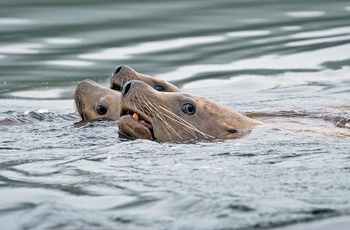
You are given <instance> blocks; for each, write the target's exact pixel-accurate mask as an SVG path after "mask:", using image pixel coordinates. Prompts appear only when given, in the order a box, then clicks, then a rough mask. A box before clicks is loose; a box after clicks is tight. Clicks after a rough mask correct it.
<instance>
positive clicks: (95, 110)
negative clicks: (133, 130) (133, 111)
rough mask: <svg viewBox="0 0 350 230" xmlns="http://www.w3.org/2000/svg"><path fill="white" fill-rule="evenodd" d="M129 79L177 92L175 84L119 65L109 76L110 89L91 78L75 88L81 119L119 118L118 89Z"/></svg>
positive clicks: (166, 90) (160, 89)
mask: <svg viewBox="0 0 350 230" xmlns="http://www.w3.org/2000/svg"><path fill="white" fill-rule="evenodd" d="M130 80H139V81H142V82H145V83H146V84H148V85H150V86H151V87H153V88H154V89H155V90H157V91H162V92H179V91H180V89H179V88H177V87H176V86H175V85H173V84H171V83H169V82H166V81H163V80H160V79H157V78H155V77H152V76H149V75H144V74H140V73H138V72H136V71H135V70H133V69H132V68H130V67H127V66H119V67H117V68H116V69H115V71H113V73H112V75H111V76H110V78H109V83H110V86H109V87H110V89H109V88H105V87H102V86H100V85H98V84H97V83H96V82H94V81H92V80H84V81H82V82H81V83H79V84H78V86H77V88H76V90H75V104H76V107H77V110H78V113H79V114H80V117H81V119H82V121H93V120H99V119H110V120H118V119H119V115H120V112H119V104H120V98H121V95H120V92H119V91H120V90H121V89H122V88H123V86H124V84H125V83H126V82H128V81H130Z"/></svg>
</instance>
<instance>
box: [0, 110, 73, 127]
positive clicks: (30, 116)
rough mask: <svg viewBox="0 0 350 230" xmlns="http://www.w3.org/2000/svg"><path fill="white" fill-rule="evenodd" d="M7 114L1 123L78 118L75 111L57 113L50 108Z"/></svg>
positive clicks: (15, 123)
mask: <svg viewBox="0 0 350 230" xmlns="http://www.w3.org/2000/svg"><path fill="white" fill-rule="evenodd" d="M5 114H6V118H4V119H2V120H0V125H20V124H30V123H33V122H36V121H45V122H57V121H75V120H77V117H76V115H75V114H74V113H57V112H50V111H48V110H36V111H26V112H24V113H23V112H16V111H7V112H5Z"/></svg>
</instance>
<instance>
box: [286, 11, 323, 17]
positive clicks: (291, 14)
mask: <svg viewBox="0 0 350 230" xmlns="http://www.w3.org/2000/svg"><path fill="white" fill-rule="evenodd" d="M286 14H287V15H288V16H289V17H293V18H313V17H321V16H323V15H324V14H325V12H323V11H296V12H287V13H286Z"/></svg>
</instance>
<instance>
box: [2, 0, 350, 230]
mask: <svg viewBox="0 0 350 230" xmlns="http://www.w3.org/2000/svg"><path fill="white" fill-rule="evenodd" d="M121 64H124V65H128V66H131V67H132V68H134V69H135V70H137V71H138V72H141V73H146V74H150V75H155V76H157V77H159V78H162V79H164V80H169V81H172V82H174V83H175V84H177V85H178V86H181V87H182V89H183V90H184V91H187V92H193V93H197V94H201V95H204V96H206V97H208V98H211V99H213V100H216V101H218V102H219V103H222V104H224V105H227V106H229V107H231V108H233V109H235V110H237V111H240V112H243V113H247V114H251V115H254V114H255V116H257V117H259V116H260V115H261V114H264V116H260V117H261V119H262V120H263V121H265V122H267V123H268V124H269V125H267V126H264V127H259V128H257V129H256V130H254V132H253V133H251V134H250V135H248V136H247V137H244V138H242V139H239V140H228V141H223V142H214V143H204V142H199V143H184V144H173V143H156V142H151V141H144V140H136V141H126V140H123V139H121V138H119V137H118V127H117V122H99V123H91V124H87V125H85V126H82V127H77V126H75V125H73V123H74V122H76V121H78V120H79V118H78V117H77V116H76V114H75V108H74V103H73V100H72V97H73V92H74V88H75V86H76V85H77V83H78V82H79V81H80V80H82V79H86V78H90V79H93V80H95V81H97V82H99V83H101V84H103V85H106V84H107V82H106V79H107V77H108V76H109V74H110V73H111V72H112V71H113V70H114V68H115V67H116V66H118V65H121ZM349 66H350V2H349V1H341V0H334V1H323V0H308V1H296V0H295V1H286V0H285V1H283V0H281V1H273V0H271V1H269V0H259V1H252V0H244V1H243V0H242V1H238V0H234V1H232V0H230V1H228V0H227V1H225V0H218V1H171V2H170V1H156V0H153V1H152V0H147V1H108V0H105V1H98V2H97V1H80V0H72V1H55V0H51V1H45V2H43V1H36V0H26V1H24V0H23V1H20V0H17V1H12V0H11V1H10V0H2V1H1V2H0V70H1V71H0V119H10V120H13V121H17V122H23V123H24V124H22V125H11V126H4V125H3V126H0V135H1V136H0V223H1V228H3V229H231V228H233V229H251V228H273V227H278V226H284V225H292V224H295V223H298V222H308V221H317V220H320V219H323V218H328V217H334V216H347V215H350V179H349V178H350V152H349V149H350V142H349V140H350V138H349V136H350V135H349V128H350V122H349V120H350V97H349V94H350V76H349V75H350V67H349ZM267 114H270V115H272V116H271V117H268V116H266V115H267Z"/></svg>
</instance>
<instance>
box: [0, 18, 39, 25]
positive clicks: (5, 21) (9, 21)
mask: <svg viewBox="0 0 350 230" xmlns="http://www.w3.org/2000/svg"><path fill="white" fill-rule="evenodd" d="M33 23H35V21H34V20H30V19H23V18H0V25H3V26H14V25H28V24H33Z"/></svg>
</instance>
